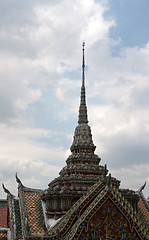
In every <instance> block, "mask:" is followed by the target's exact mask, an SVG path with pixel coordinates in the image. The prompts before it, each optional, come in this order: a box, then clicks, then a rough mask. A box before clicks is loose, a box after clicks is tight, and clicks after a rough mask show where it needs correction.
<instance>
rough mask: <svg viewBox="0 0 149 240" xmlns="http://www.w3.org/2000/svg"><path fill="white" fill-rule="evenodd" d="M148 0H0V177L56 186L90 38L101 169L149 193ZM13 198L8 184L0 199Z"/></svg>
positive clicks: (91, 101)
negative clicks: (144, 186) (55, 180)
mask: <svg viewBox="0 0 149 240" xmlns="http://www.w3.org/2000/svg"><path fill="white" fill-rule="evenodd" d="M148 11H149V1H148V0H131V1H130V0H112V1H110V0H101V1H100V0H50V1H49V0H24V1H20V0H0V182H1V183H2V182H4V184H5V186H6V187H7V188H8V189H9V190H10V191H11V192H12V194H15V195H16V194H17V184H16V181H15V173H16V172H17V173H18V176H19V178H20V179H21V180H22V182H23V184H24V185H25V186H28V187H33V188H42V189H45V188H47V187H48V183H49V182H50V181H51V180H52V179H53V178H55V177H57V176H58V173H59V171H60V169H61V168H62V167H63V166H65V160H66V159H67V157H68V155H69V153H70V152H69V148H70V146H71V144H72V138H73V134H74V129H75V127H76V126H77V120H78V119H77V118H78V107H79V101H80V99H79V98H80V86H81V65H82V42H83V40H84V41H85V43H86V46H85V48H86V50H85V61H86V91H87V106H88V118H89V125H90V126H91V129H92V135H93V141H94V144H95V145H96V146H97V148H96V153H97V154H98V155H99V156H100V157H101V162H100V164H101V165H105V163H106V164H107V167H108V169H109V172H110V173H111V174H112V176H113V177H116V178H117V179H119V180H121V187H122V188H130V189H134V190H137V189H138V188H140V187H141V186H142V185H143V184H144V182H145V181H147V186H146V189H145V191H144V193H145V195H146V196H147V197H148V195H149V28H148V23H149V14H148ZM5 197H6V195H5V194H4V193H3V190H2V188H0V198H5Z"/></svg>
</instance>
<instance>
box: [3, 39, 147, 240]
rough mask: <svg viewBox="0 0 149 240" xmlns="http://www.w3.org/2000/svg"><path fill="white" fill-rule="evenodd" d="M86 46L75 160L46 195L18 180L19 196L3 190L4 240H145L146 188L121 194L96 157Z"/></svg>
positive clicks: (73, 151) (73, 152)
mask: <svg viewBox="0 0 149 240" xmlns="http://www.w3.org/2000/svg"><path fill="white" fill-rule="evenodd" d="M84 45H85V44H84V43H83V49H82V50H83V58H82V86H81V96H80V106H79V116H78V125H77V127H76V128H75V132H74V138H73V142H72V145H71V147H70V150H71V155H70V156H69V157H68V158H67V160H66V166H65V167H64V168H63V169H62V170H61V171H60V173H59V176H58V177H57V178H55V179H54V180H53V181H52V182H50V183H49V184H48V188H47V189H46V190H41V189H32V188H29V187H26V186H24V185H23V183H22V181H21V180H20V179H19V177H18V176H17V174H16V181H17V183H18V196H14V195H13V194H12V193H11V192H10V191H9V190H8V189H7V188H6V187H5V186H4V184H3V189H4V191H5V193H6V194H7V199H6V200H3V199H1V200H0V240H6V239H7V240H37V239H38V240H56V239H64V240H91V239H92V240H97V239H99V240H107V239H109V240H128V239H132V240H147V239H149V203H148V200H147V199H146V198H145V197H144V194H143V189H144V187H145V184H144V186H143V187H141V188H140V189H139V190H138V191H133V190H129V189H121V188H120V181H119V180H117V179H116V178H114V177H112V176H111V174H108V169H107V166H106V165H105V166H102V165H100V161H101V159H100V157H99V156H98V155H96V154H95V149H96V146H95V145H94V143H93V139H92V134H91V128H90V126H89V125H88V114H87V105H86V92H85V56H84V51H85V49H84Z"/></svg>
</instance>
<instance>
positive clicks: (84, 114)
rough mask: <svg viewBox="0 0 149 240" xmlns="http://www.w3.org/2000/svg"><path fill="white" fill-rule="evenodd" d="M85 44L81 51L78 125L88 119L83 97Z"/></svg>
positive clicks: (86, 121)
mask: <svg viewBox="0 0 149 240" xmlns="http://www.w3.org/2000/svg"><path fill="white" fill-rule="evenodd" d="M84 46H85V42H84V41H83V44H82V47H83V48H82V51H83V59H82V87H81V99H80V107H79V119H78V123H79V124H83V123H85V124H87V123H88V118H87V107H86V97H85V57H84V51H85V48H84Z"/></svg>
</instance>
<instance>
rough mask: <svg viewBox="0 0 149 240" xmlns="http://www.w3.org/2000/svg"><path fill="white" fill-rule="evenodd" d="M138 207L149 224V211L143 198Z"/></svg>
mask: <svg viewBox="0 0 149 240" xmlns="http://www.w3.org/2000/svg"><path fill="white" fill-rule="evenodd" d="M138 205H139V207H140V209H141V211H142V213H143V215H144V217H145V219H146V220H147V223H148V224H149V211H148V210H147V208H146V206H145V204H144V202H143V200H142V198H140V200H139V202H138Z"/></svg>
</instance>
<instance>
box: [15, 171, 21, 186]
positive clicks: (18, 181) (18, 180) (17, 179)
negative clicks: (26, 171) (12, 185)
mask: <svg viewBox="0 0 149 240" xmlns="http://www.w3.org/2000/svg"><path fill="white" fill-rule="evenodd" d="M16 182H17V183H20V184H22V183H21V180H20V179H19V178H18V175H17V173H16Z"/></svg>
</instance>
